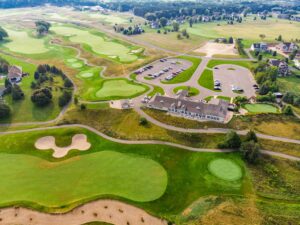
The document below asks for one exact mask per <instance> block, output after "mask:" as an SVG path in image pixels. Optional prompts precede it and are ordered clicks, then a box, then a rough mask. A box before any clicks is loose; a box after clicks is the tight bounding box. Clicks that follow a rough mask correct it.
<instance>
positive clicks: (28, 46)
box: [4, 28, 49, 55]
mask: <svg viewBox="0 0 300 225" xmlns="http://www.w3.org/2000/svg"><path fill="white" fill-rule="evenodd" d="M5 30H6V31H7V33H8V36H9V41H8V42H6V43H4V46H5V47H6V48H8V49H9V50H10V51H12V52H17V53H21V54H28V55H30V54H41V53H46V52H47V51H49V50H48V49H47V48H46V46H45V39H43V38H35V37H32V36H31V35H29V34H28V33H27V32H26V31H16V30H12V29H8V28H5Z"/></svg>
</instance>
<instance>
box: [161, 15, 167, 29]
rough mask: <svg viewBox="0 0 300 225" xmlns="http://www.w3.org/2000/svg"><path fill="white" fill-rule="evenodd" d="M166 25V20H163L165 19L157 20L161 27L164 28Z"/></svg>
mask: <svg viewBox="0 0 300 225" xmlns="http://www.w3.org/2000/svg"><path fill="white" fill-rule="evenodd" d="M167 23H168V19H167V18H165V17H162V18H160V19H159V24H160V25H161V26H162V27H165V26H166V25H167Z"/></svg>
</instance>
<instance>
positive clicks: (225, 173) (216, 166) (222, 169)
mask: <svg viewBox="0 0 300 225" xmlns="http://www.w3.org/2000/svg"><path fill="white" fill-rule="evenodd" d="M208 169H209V171H210V172H211V173H212V174H213V175H215V176H216V177H218V178H220V179H223V180H226V181H236V180H239V179H241V177H242V170H241V168H240V167H239V166H238V165H237V164H236V163H234V162H232V161H230V160H227V159H216V160H213V161H211V162H210V163H209V165H208Z"/></svg>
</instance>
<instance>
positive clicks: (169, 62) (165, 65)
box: [136, 58, 193, 85]
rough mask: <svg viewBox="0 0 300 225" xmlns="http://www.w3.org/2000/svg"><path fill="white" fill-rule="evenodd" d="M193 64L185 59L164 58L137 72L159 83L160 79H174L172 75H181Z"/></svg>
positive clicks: (149, 80)
mask: <svg viewBox="0 0 300 225" xmlns="http://www.w3.org/2000/svg"><path fill="white" fill-rule="evenodd" d="M192 65H193V64H192V62H190V61H187V60H183V59H177V58H171V59H162V60H159V61H156V62H154V63H152V64H149V65H147V66H146V67H143V68H141V69H139V70H137V71H136V73H137V74H138V76H140V77H143V78H144V79H146V80H148V82H149V83H152V84H156V85H157V84H159V83H160V81H163V80H165V81H167V80H172V77H175V76H178V75H180V73H181V72H183V71H184V70H187V69H188V68H189V67H191V66H192Z"/></svg>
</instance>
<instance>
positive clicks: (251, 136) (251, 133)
mask: <svg viewBox="0 0 300 225" xmlns="http://www.w3.org/2000/svg"><path fill="white" fill-rule="evenodd" d="M245 141H254V142H258V140H257V136H256V134H255V132H254V131H253V130H250V131H249V132H248V133H247V134H246V137H245Z"/></svg>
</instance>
